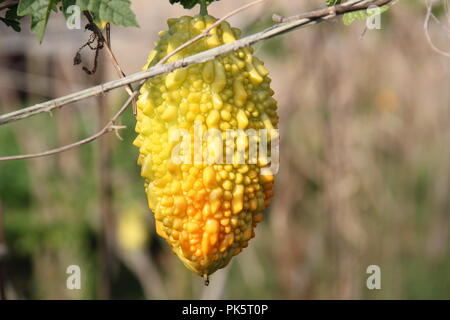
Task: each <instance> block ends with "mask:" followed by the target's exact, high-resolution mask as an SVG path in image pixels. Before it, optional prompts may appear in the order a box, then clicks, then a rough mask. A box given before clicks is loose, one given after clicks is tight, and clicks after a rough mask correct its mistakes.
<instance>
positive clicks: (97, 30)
mask: <svg viewBox="0 0 450 320" xmlns="http://www.w3.org/2000/svg"><path fill="white" fill-rule="evenodd" d="M84 16H85V17H86V19H87V20H88V21H89V23H90V24H91V25H92V28H93V29H94V30H95V31H94V32H95V33H96V34H97V37H99V38H100V39H101V40H102V42H103V43H104V44H105V48H106V52H107V53H108V56H109V58H110V60H111V62H112V64H113V66H114V69H115V70H116V72H117V75H118V76H119V77H120V78H125V77H126V76H127V75H126V74H125V72H123V70H122V68H121V67H120V65H119V62H118V61H117V58H116V56H115V55H114V53H113V52H112V50H111V42H110V39H109V36H108V37H107V39H105V37H104V36H103V32H102V30H100V28H99V27H98V26H97V25H96V24H95V22H94V18H92V15H91V14H90V13H89V12H88V11H85V12H84ZM125 89H126V91H127V93H128V95H130V96H131V95H132V94H133V88H132V87H131V84H128V85H127V86H126V87H125ZM132 102H133V115H136V100H135V99H133V100H132Z"/></svg>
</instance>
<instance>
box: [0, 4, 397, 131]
mask: <svg viewBox="0 0 450 320" xmlns="http://www.w3.org/2000/svg"><path fill="white" fill-rule="evenodd" d="M384 1H389V0H384ZM391 1H392V0H390V1H389V2H391ZM352 2H353V1H352ZM373 3H374V1H370V2H368V3H367V4H365V5H364V8H368V7H369V6H370V5H373ZM342 6H343V8H342V9H341V10H340V11H339V12H338V13H334V12H330V11H329V10H328V9H324V10H322V15H321V16H318V15H317V11H313V12H312V13H310V15H311V18H309V17H308V14H304V15H302V16H304V17H305V18H301V19H299V20H294V21H290V22H285V23H280V24H278V25H275V26H273V27H270V28H267V29H265V30H263V31H261V32H258V33H255V34H253V35H249V36H247V37H244V38H241V39H239V40H236V41H234V42H232V43H228V44H225V45H222V46H219V47H216V48H213V49H210V50H207V51H203V52H200V53H197V54H195V55H192V56H190V57H187V58H184V59H180V60H177V61H175V62H172V63H168V64H164V65H156V66H154V67H152V68H149V69H148V70H145V71H141V72H137V73H134V74H131V75H129V76H127V77H125V78H122V79H118V80H113V81H110V82H106V83H103V84H100V85H97V86H94V87H91V88H88V89H84V90H81V91H78V92H75V93H72V94H69V95H66V96H63V97H60V98H57V99H53V100H49V101H46V102H43V103H38V104H36V105H33V106H31V107H27V108H23V109H20V110H17V111H14V112H10V113H7V114H4V115H1V116H0V125H3V124H6V123H9V122H13V121H17V120H20V119H24V118H28V117H30V116H33V115H36V114H39V113H43V112H51V111H52V110H54V109H57V108H60V107H62V106H64V105H67V104H69V103H73V102H76V101H80V100H83V99H86V98H89V97H93V96H96V95H99V94H104V93H106V92H108V91H110V90H113V89H117V88H120V87H123V86H126V85H128V84H130V83H134V82H137V81H141V80H144V79H148V78H153V77H156V76H159V75H161V74H165V73H169V72H171V71H173V70H175V69H179V68H185V67H188V66H190V65H193V64H198V63H202V62H206V61H209V60H213V59H214V58H216V57H217V56H220V55H223V54H225V53H228V52H231V51H234V50H237V49H240V48H243V47H247V46H250V45H252V44H254V43H257V42H259V41H263V40H267V39H270V38H272V37H275V36H278V35H281V34H284V33H286V32H291V31H293V30H294V29H297V28H300V27H306V26H310V25H313V24H316V23H319V22H322V21H324V20H327V19H330V18H333V17H335V16H336V15H341V14H344V13H347V12H352V11H355V9H354V8H353V7H352V6H351V5H349V6H347V5H345V4H343V5H342ZM359 10H360V9H359Z"/></svg>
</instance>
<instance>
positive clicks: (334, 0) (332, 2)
mask: <svg viewBox="0 0 450 320" xmlns="http://www.w3.org/2000/svg"><path fill="white" fill-rule="evenodd" d="M338 4H341V0H327V6H328V7H332V6H337V5H338Z"/></svg>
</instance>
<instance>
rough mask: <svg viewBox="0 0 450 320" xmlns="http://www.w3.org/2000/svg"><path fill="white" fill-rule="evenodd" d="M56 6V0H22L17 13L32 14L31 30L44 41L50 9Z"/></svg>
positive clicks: (40, 40) (21, 14) (22, 14)
mask: <svg viewBox="0 0 450 320" xmlns="http://www.w3.org/2000/svg"><path fill="white" fill-rule="evenodd" d="M54 6H55V0H20V2H19V7H18V8H17V14H18V15H20V16H27V15H30V16H31V32H33V33H34V34H35V35H36V37H37V38H38V40H39V42H42V39H43V38H44V34H45V28H46V27H47V22H48V17H49V16H50V11H51V10H52V9H53V8H54Z"/></svg>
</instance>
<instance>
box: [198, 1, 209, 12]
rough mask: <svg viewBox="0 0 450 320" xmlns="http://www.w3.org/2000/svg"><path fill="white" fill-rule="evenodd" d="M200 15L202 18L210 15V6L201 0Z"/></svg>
mask: <svg viewBox="0 0 450 320" xmlns="http://www.w3.org/2000/svg"><path fill="white" fill-rule="evenodd" d="M200 15H201V16H207V15H208V6H207V5H206V0H200Z"/></svg>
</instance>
